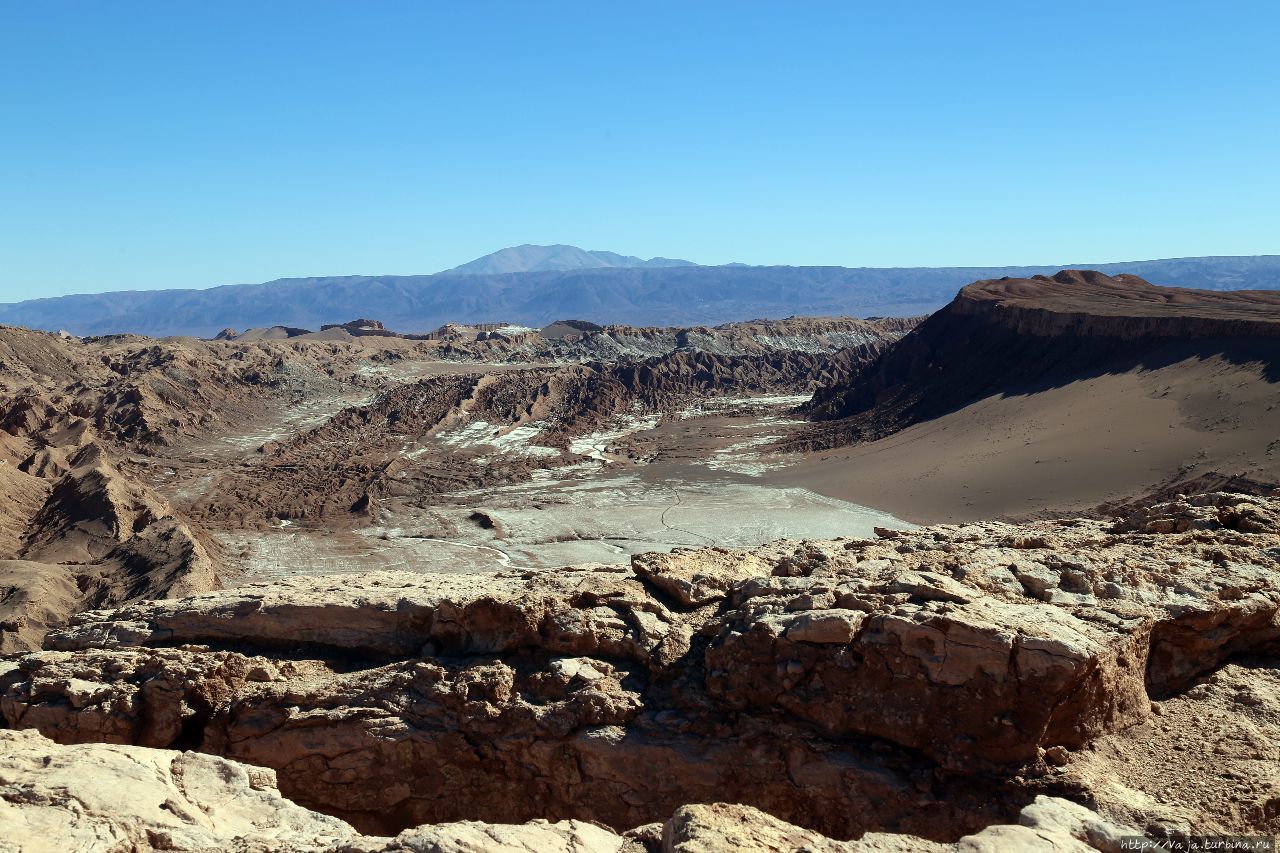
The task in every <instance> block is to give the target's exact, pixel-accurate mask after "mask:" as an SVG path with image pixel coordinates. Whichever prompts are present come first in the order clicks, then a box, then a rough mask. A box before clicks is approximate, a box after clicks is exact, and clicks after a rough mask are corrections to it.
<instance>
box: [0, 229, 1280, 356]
mask: <svg viewBox="0 0 1280 853" xmlns="http://www.w3.org/2000/svg"><path fill="white" fill-rule="evenodd" d="M534 249H538V250H544V251H534ZM587 258H593V259H595V261H598V262H600V263H605V262H606V261H613V262H614V263H613V264H612V265H608V266H599V267H580V266H574V267H572V268H569V269H562V268H555V269H536V270H527V269H520V270H516V271H511V272H486V271H484V268H485V267H486V266H487V265H489V264H492V265H494V267H495V268H497V269H501V268H503V267H504V265H516V266H519V265H542V264H550V265H556V264H568V263H574V264H576V263H579V262H582V261H584V260H585V259H587ZM595 261H593V262H595ZM633 263H638V264H640V266H634V265H632V264H633ZM477 265H478V266H477ZM1062 266H1063V265H1054V266H1035V267H918V268H911V267H898V268H884V269H876V268H870V267H862V268H847V267H786V266H776V267H754V266H742V265H737V264H733V265H726V266H697V265H693V264H689V263H688V262H686V261H666V260H664V259H660V258H654V259H651V260H649V261H642V260H640V259H638V258H628V257H626V256H623V255H615V254H613V253H609V252H586V251H583V250H581V249H574V248H573V247H571V246H544V247H529V246H521V247H517V248H514V249H506V250H503V251H501V252H496V253H494V254H493V255H489V256H487V257H485V258H481V259H479V260H478V261H474V262H472V263H469V264H464V265H463V267H460V268H458V269H455V270H450V271H448V272H443V273H437V274H435V275H383V276H341V277H321V278H291V279H279V280H277V281H271V282H267V283H265V284H241V285H227V286H223V287H214V288H210V289H207V290H153V291H126V292H117V293H104V294H92V295H82V296H61V297H55V298H51V299H35V300H31V301H28V302H19V303H16V304H12V305H0V323H3V324H8V325H14V326H26V327H28V328H34V329H46V330H49V331H58V330H61V329H65V330H67V331H69V332H72V333H74V334H78V335H101V334H111V333H116V332H137V333H140V334H146V335H152V336H157V337H160V336H166V335H194V336H197V337H212V336H213V335H215V334H217V333H218V332H219V331H221V330H222V329H224V328H227V327H231V328H236V329H246V328H252V327H260V326H276V325H280V326H295V327H300V328H306V329H318V328H320V326H322V325H324V324H329V323H344V322H347V321H349V320H351V319H352V318H354V317H370V318H373V319H376V320H381V321H382V322H383V323H385V324H386V326H387V328H389V329H394V330H396V331H399V332H425V331H431V330H433V329H435V328H438V327H439V326H440V325H441V324H442V323H446V322H455V323H481V322H511V323H519V324H522V325H528V326H537V327H540V326H544V325H546V324H547V323H550V322H552V321H554V320H558V319H564V318H581V319H585V320H592V321H594V322H597V323H629V324H632V325H682V326H688V325H698V324H704V325H712V324H718V323H724V322H729V321H732V320H748V319H755V318H765V317H768V318H782V317H788V316H792V315H815V316H821V315H825V316H835V315H851V316H858V317H870V316H889V315H898V316H911V315H919V314H927V313H930V312H932V311H934V310H936V309H938V308H940V307H942V306H943V305H944V304H946V303H947V302H949V301H950V300H951V298H952V297H953V296H955V294H956V291H957V290H959V289H960V288H961V287H962V286H964V285H966V284H969V283H970V282H973V281H976V280H978V279H987V278H1000V277H1002V276H1011V277H1027V276H1031V275H1052V274H1053V273H1055V272H1057V271H1058V270H1059V269H1061V268H1062ZM1065 266H1087V267H1088V268H1090V269H1096V270H1099V271H1101V272H1105V273H1107V274H1109V275H1114V274H1117V273H1122V272H1127V273H1132V274H1134V275H1138V276H1141V277H1142V278H1145V279H1146V280H1148V281H1150V282H1152V283H1153V284H1163V285H1173V286H1180V287H1193V288H1202V289H1208V290H1246V289H1280V255H1260V256H1242V257H1204V258H1177V259H1171V260H1157V261H1131V262H1126V263H1117V264H1087V265H1078V264H1077V265H1065ZM466 268H470V270H467V269H466ZM459 270H462V271H459Z"/></svg>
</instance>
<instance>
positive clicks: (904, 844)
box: [0, 731, 1134, 853]
mask: <svg viewBox="0 0 1280 853" xmlns="http://www.w3.org/2000/svg"><path fill="white" fill-rule="evenodd" d="M0 829H2V830H3V831H4V835H3V840H0V844H3V846H4V848H5V849H6V850H17V851H24V853H43V851H61V850H66V849H83V850H135V851H149V850H176V851H205V850H234V851H244V852H245V853H248V851H267V850H271V851H289V852H291V853H304V851H311V852H313V853H320V851H328V853H428V851H437V852H438V851H457V853H462V851H480V850H483V851H493V853H645V851H649V850H662V851H670V853H719V851H734V850H753V851H776V852H777V853H784V851H791V850H796V849H800V848H801V847H803V848H804V849H806V850H811V851H814V853H820V851H823V852H824V853H825V852H827V851H829V853H860V851H865V853H872V851H885V853H890V851H903V853H905V851H938V853H942V851H947V850H964V851H978V850H997V849H1010V845H1013V844H1016V845H1017V846H1018V849H1023V850H1030V851H1034V850H1041V849H1043V850H1045V851H1062V850H1074V849H1095V847H1096V849H1103V850H1108V849H1114V843H1115V842H1116V841H1117V840H1118V839H1119V838H1121V837H1123V835H1124V834H1130V833H1132V832H1134V830H1132V829H1130V828H1127V827H1123V826H1117V825H1115V824H1112V823H1109V822H1107V821H1105V820H1103V819H1102V818H1100V817H1099V816H1098V815H1097V814H1095V813H1093V812H1090V811H1089V810H1088V809H1085V808H1083V807H1081V806H1078V805H1076V804H1074V803H1071V802H1068V801H1065V800H1061V799H1055V798H1049V797H1039V798H1037V800H1036V801H1035V803H1034V804H1032V805H1030V806H1028V807H1027V808H1026V809H1024V810H1023V811H1022V814H1021V815H1020V817H1019V823H1018V824H1017V825H996V826H991V827H988V828H986V829H984V830H982V831H981V832H979V833H977V834H975V835H973V836H970V837H966V838H963V839H961V840H960V841H959V842H958V843H957V844H955V845H950V844H947V845H944V844H935V843H930V842H928V841H926V840H924V839H922V838H919V837H914V836H904V835H893V834H887V833H868V834H866V835H864V836H863V837H862V838H861V839H859V840H858V841H850V842H841V841H836V840H833V839H830V838H826V837H824V836H822V835H820V834H818V833H815V832H813V831H811V830H806V829H803V828H801V827H798V826H794V825H792V824H788V823H786V822H785V821H781V820H778V819H777V818H774V817H771V816H770V815H768V814H765V813H763V812H760V811H758V810H756V809H753V808H750V807H747V806H741V805H730V804H724V803H711V804H707V805H691V806H683V807H681V808H679V809H677V810H676V811H675V813H674V814H673V815H672V816H671V817H670V818H668V819H667V820H666V821H665V822H664V823H658V824H649V825H646V826H642V827H638V828H636V829H635V830H633V831H631V832H628V833H627V834H626V835H625V836H623V835H619V834H617V833H614V832H610V831H609V830H607V829H603V828H601V827H599V826H595V825H592V824H589V823H584V822H581V821H574V820H568V821H558V822H550V821H546V820H534V821H530V822H528V823H524V824H498V823H483V822H479V821H459V822H453V823H445V824H437V825H425V826H418V827H414V828H412V829H408V830H405V831H404V832H402V833H400V834H399V835H397V836H396V837H394V838H387V837H376V836H372V837H371V836H365V835H360V834H358V833H357V832H356V831H355V830H354V829H353V828H352V827H351V826H350V825H348V824H346V823H344V822H343V821H341V820H338V819H336V818H333V817H330V816H328V815H324V814H319V813H316V812H313V811H308V810H307V809H304V808H301V807H299V806H297V805H295V804H293V803H291V802H289V801H288V800H286V799H284V798H283V797H281V795H280V792H279V791H278V790H277V788H276V782H275V774H274V773H273V772H272V771H271V770H269V769H266V768H263V767H254V766H251V765H245V764H241V763H239V762H235V761H229V760H227V759H224V758H217V757H214V756H209V755H202V754H199V753H192V752H174V751H170V750H158V749H148V748H144V747H132V746H112V745H102V744H85V745H79V746H60V745H58V744H56V743H54V742H52V741H50V740H47V739H46V738H44V737H42V736H41V735H39V734H38V733H36V732H32V731H26V732H6V731H0Z"/></svg>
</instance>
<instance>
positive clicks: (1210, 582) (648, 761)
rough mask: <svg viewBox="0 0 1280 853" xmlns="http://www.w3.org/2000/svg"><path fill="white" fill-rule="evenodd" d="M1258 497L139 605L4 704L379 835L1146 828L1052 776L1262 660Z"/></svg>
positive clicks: (1262, 815) (23, 715)
mask: <svg viewBox="0 0 1280 853" xmlns="http://www.w3.org/2000/svg"><path fill="white" fill-rule="evenodd" d="M1278 508H1280V507H1277V506H1276V504H1275V503H1274V502H1272V501H1270V500H1268V499H1266V498H1255V497H1249V496H1242V495H1214V496H1210V497H1207V498H1204V499H1197V500H1195V501H1191V502H1187V501H1183V502H1173V503H1170V504H1167V505H1162V506H1155V507H1151V508H1149V509H1145V510H1142V511H1140V512H1139V513H1137V514H1135V515H1134V516H1133V517H1130V518H1125V519H1121V520H1119V521H1115V522H1103V521H1096V520H1084V519H1080V520H1072V521H1058V522H1041V523H1037V524H1033V525H1024V526H1019V525H1010V524H1003V523H997V522H986V523H979V524H967V525H959V526H950V527H938V528H926V529H921V530H917V531H911V532H898V531H885V532H884V534H883V536H882V537H881V538H879V539H873V540H843V541H841V540H838V541H833V542H780V543H776V544H774V545H770V546H766V547H764V548H760V549H756V550H754V551H747V552H733V551H725V550H721V549H710V550H704V551H686V552H679V553H675V554H672V555H646V556H643V557H639V558H637V559H636V561H635V565H634V567H633V568H632V569H630V570H626V569H623V568H617V567H599V566H595V567H593V566H585V567H580V568H578V569H574V570H558V571H554V572H505V573H492V574H471V575H412V574H394V573H374V574H353V575H345V576H333V577H327V578H298V579H293V580H289V581H281V582H275V583H271V584H255V585H247V586H243V587H240V588H238V589H235V590H228V591H225V592H213V593H206V594H202V595H196V596H189V597H186V598H181V599H174V600H168V601H149V602H139V603H136V604H132V605H129V606H126V607H124V608H120V609H116V610H104V611H93V612H87V613H83V614H80V615H79V616H76V617H74V618H73V619H72V620H71V621H70V623H69V624H68V625H67V626H66V627H64V628H61V629H57V630H54V631H52V632H50V634H49V637H48V640H47V647H48V649H49V650H48V651H43V652H35V653H31V654H27V655H24V656H17V657H13V658H10V659H9V661H8V662H7V663H3V664H0V714H3V718H4V720H5V721H6V723H7V725H9V726H11V727H14V728H20V729H36V730H38V731H40V732H41V733H42V734H44V735H46V736H48V737H50V738H53V739H54V740H56V741H58V742H59V743H64V744H76V743H100V742H109V743H119V744H138V745H142V746H147V747H152V748H189V749H198V750H200V751H201V752H205V753H210V754H214V755H219V756H223V757H226V758H230V759H233V760H236V761H241V762H245V763H247V764H251V765H256V766H265V767H270V768H272V769H273V770H275V772H276V773H277V775H278V778H279V784H280V788H281V790H282V791H283V792H284V794H285V795H286V796H288V797H290V798H291V799H293V800H295V801H296V802H298V803H300V804H302V805H304V806H306V807H308V808H312V809H316V810H319V811H322V812H324V813H326V814H330V815H334V816H337V817H341V818H342V819H344V820H347V821H349V822H351V823H352V824H353V825H354V826H356V827H357V828H359V829H360V830H361V831H363V832H373V833H376V834H383V835H394V834H395V833H398V832H401V831H404V830H406V829H410V828H412V827H415V826H419V825H422V824H434V823H442V822H451V821H464V820H484V821H486V822H495V823H513V824H514V823H522V822H525V821H529V820H533V819H538V818H541V819H547V820H553V821H564V820H586V821H592V822H595V823H599V824H603V825H606V826H609V827H611V828H612V829H613V830H615V831H618V832H622V831H626V830H629V829H631V828H633V827H640V826H645V825H648V824H653V823H655V822H663V821H668V820H669V819H670V816H671V815H672V813H673V812H676V810H677V809H679V808H680V807H681V806H683V805H686V804H689V803H698V802H708V803H709V802H724V801H727V802H734V803H739V804H741V805H742V806H750V807H753V808H758V809H762V810H763V811H766V812H768V813H769V814H771V815H773V816H774V817H775V818H777V819H780V820H783V821H786V822H788V823H790V824H795V825H796V826H797V827H804V829H805V831H808V832H810V833H818V834H820V835H822V836H827V837H830V838H834V839H849V838H857V837H862V836H863V835H864V833H876V832H886V831H888V832H900V833H907V834H910V835H915V836H920V837H922V838H928V839H931V840H932V841H935V842H938V843H944V842H945V843H952V842H957V840H958V839H960V838H961V837H962V836H965V835H967V834H973V833H982V832H983V831H984V829H985V832H986V833H987V840H986V841H983V842H982V843H983V844H987V847H986V848H983V847H980V846H979V847H974V846H973V845H975V844H978V843H979V842H977V841H974V840H968V841H964V842H957V843H960V844H961V848H960V849H1000V847H999V846H998V845H999V844H1000V843H1004V844H1006V847H1007V846H1008V844H1013V843H1015V842H1014V840H1011V839H1019V838H1022V837H1023V836H1025V837H1026V839H1027V840H1026V843H1027V844H1031V843H1032V842H1031V836H1029V835H1027V831H1030V832H1031V833H1032V834H1033V835H1034V834H1035V833H1037V832H1040V831H1041V830H1039V829H1036V828H1035V826H1039V825H1040V824H1033V826H1031V827H1024V828H1023V829H1021V830H1020V829H1015V828H1012V827H1006V828H1003V829H999V830H998V832H997V833H996V834H997V835H999V834H1001V833H1003V835H1002V836H1001V837H1000V838H996V839H994V840H993V838H992V835H991V833H993V832H996V831H995V830H993V829H991V827H993V826H994V825H998V824H1002V823H1012V822H1015V821H1016V820H1018V812H1019V809H1021V808H1022V807H1023V806H1026V805H1028V804H1030V803H1032V801H1033V800H1035V798H1036V796H1038V795H1041V794H1044V795H1058V796H1061V795H1073V796H1074V797H1080V798H1083V800H1084V801H1085V802H1087V803H1089V804H1090V805H1092V806H1094V807H1095V808H1097V809H1098V810H1099V813H1100V814H1101V815H1102V816H1103V817H1104V818H1107V819H1110V820H1113V821H1116V822H1120V823H1129V824H1135V825H1137V826H1139V827H1140V828H1141V829H1143V830H1144V831H1156V830H1159V831H1162V832H1169V831H1175V830H1176V828H1177V826H1176V822H1175V824H1170V823H1169V819H1170V818H1169V814H1170V812H1169V809H1168V807H1165V806H1161V805H1160V804H1159V803H1156V802H1154V801H1153V802H1151V803H1149V804H1148V805H1147V806H1143V805H1142V800H1141V799H1140V798H1139V797H1138V796H1136V795H1134V796H1129V795H1123V794H1118V793H1117V790H1119V789H1116V788H1114V787H1113V788H1106V787H1100V786H1099V785H1098V782H1097V781H1090V782H1086V781H1085V779H1084V778H1083V777H1081V778H1076V777H1073V776H1072V775H1071V772H1070V770H1071V767H1070V766H1071V765H1072V764H1073V763H1078V762H1073V759H1072V756H1075V755H1077V754H1088V753H1089V751H1090V750H1091V749H1094V748H1095V745H1096V744H1098V743H1106V742H1110V741H1109V739H1119V740H1118V741H1117V742H1123V738H1124V737H1125V732H1127V731H1129V730H1130V729H1132V728H1134V727H1138V728H1141V727H1142V726H1146V725H1148V724H1149V722H1150V720H1151V719H1152V718H1153V714H1156V712H1157V711H1158V710H1159V709H1160V708H1161V704H1160V703H1162V702H1172V703H1176V702H1180V701H1183V700H1182V698H1181V697H1183V696H1185V695H1187V691H1188V690H1189V689H1190V688H1194V687H1196V685H1197V684H1200V683H1201V682H1202V680H1203V679H1205V678H1209V677H1212V676H1213V674H1214V673H1215V672H1216V671H1218V670H1219V668H1220V667H1222V666H1223V665H1224V664H1226V663H1227V662H1228V661H1233V660H1239V659H1241V656H1248V655H1255V656H1256V655H1265V654H1274V653H1275V652H1276V651H1277V648H1278V646H1277V642H1278V641H1280V619H1278V618H1277V612H1278V611H1280V594H1278V593H1277V589H1278V588H1280V585H1278V584H1277V581H1280V532H1277V528H1276V524H1275V518H1276V510H1277V509H1278ZM1132 531H1142V532H1132ZM1197 689H1198V688H1197ZM1278 695H1280V694H1278ZM1260 701H1263V702H1264V703H1265V701H1266V700H1260ZM1064 766H1065V768H1066V769H1064ZM1268 772H1269V773H1270V775H1269V776H1266V777H1265V778H1266V779H1268V780H1269V781H1268V782H1267V784H1264V785H1263V786H1262V787H1261V789H1259V790H1258V791H1257V793H1256V796H1259V797H1262V798H1263V799H1264V800H1266V799H1267V798H1268V797H1272V796H1276V795H1277V794H1280V789H1276V788H1275V787H1274V786H1275V785H1276V784H1277V783H1280V774H1275V773H1274V771H1268ZM1123 782H1124V783H1125V784H1127V785H1132V786H1140V785H1141V784H1142V780H1141V779H1140V778H1139V779H1135V778H1124V779H1123ZM1269 786H1270V787H1269ZM460 790H465V791H466V796H465V797H460V796H458V791H460ZM1268 801H1269V800H1268ZM1201 808H1202V809H1203V811H1201V812H1199V813H1196V814H1195V815H1194V821H1195V822H1196V823H1209V824H1216V825H1221V826H1225V827H1228V828H1234V829H1236V830H1250V831H1271V830H1273V829H1274V828H1275V826H1273V824H1274V823H1275V820H1276V818H1275V817H1274V815H1273V814H1272V813H1271V812H1270V811H1268V809H1267V808H1266V807H1264V806H1263V805H1261V804H1259V805H1258V806H1257V811H1251V810H1250V809H1244V810H1239V809H1234V808H1228V807H1227V806H1226V803H1225V800H1223V802H1222V803H1220V804H1219V805H1216V806H1215V805H1202V806H1201ZM1035 813H1036V812H1034V810H1033V812H1032V814H1035ZM1029 819H1030V818H1027V813H1026V812H1024V813H1023V822H1024V823H1026V821H1027V820H1029ZM1061 820H1066V818H1061ZM1072 820H1074V818H1072ZM1099 820H1102V818H1099ZM1044 821H1045V826H1050V827H1052V826H1054V825H1056V824H1055V823H1054V822H1055V821H1059V818H1051V817H1045V818H1044ZM1059 822H1060V821H1059ZM1084 822H1085V823H1088V820H1085V821H1084ZM1104 822H1105V821H1104ZM1073 825H1076V824H1073ZM1079 825H1084V824H1079ZM1079 825H1077V828H1078V826H1079ZM1171 826H1172V827H1173V829H1172V830H1171V829H1170V827H1171ZM762 831H763V830H762ZM786 831H787V832H791V831H792V830H786ZM794 831H795V832H797V833H801V834H800V835H797V836H795V837H797V838H808V837H809V836H805V835H803V833H802V832H801V830H794ZM1081 831H1083V830H1081ZM663 832H664V833H665V834H664V836H663V839H664V840H663V841H662V842H661V843H664V844H675V843H677V841H678V842H679V843H686V842H687V843H689V844H694V843H695V841H696V839H697V838H698V837H700V836H699V835H698V834H697V833H695V832H692V830H690V831H689V832H685V830H677V829H673V828H672V824H670V823H668V824H667V827H666V829H664V830H663ZM690 833H692V834H690ZM1087 835H1088V833H1087V832H1085V835H1083V836H1081V835H1079V833H1077V836H1078V837H1080V838H1085V837H1087ZM1006 836H1007V837H1006ZM784 837H785V836H784ZM978 838H982V835H981V834H979V836H978ZM673 839H675V840H673ZM681 839H683V840H681ZM1001 839H1004V840H1001ZM655 843H657V842H655ZM862 843H865V838H864V842H862ZM1019 843H1021V842H1019ZM1080 843H1084V842H1083V841H1082V842H1080ZM1090 843H1093V842H1092V841H1090ZM964 845H969V846H968V847H965V846H964ZM673 849H676V848H673ZM678 849H716V848H714V847H708V848H700V847H697V846H693V847H688V848H678ZM832 849H840V848H838V847H833V848H832ZM850 849H863V848H858V847H854V848H850ZM869 849H876V848H869ZM889 849H892V848H889ZM1027 849H1032V848H1030V847H1028V848H1027Z"/></svg>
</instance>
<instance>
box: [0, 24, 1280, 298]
mask: <svg viewBox="0 0 1280 853" xmlns="http://www.w3.org/2000/svg"><path fill="white" fill-rule="evenodd" d="M1277 33H1280V3H1276V2H1274V0H1267V1H1266V2H1251V3H1237V2H1223V0H1219V2H1196V3H1180V2H1167V0H1166V1H1163V2H1125V3H1116V2H1106V3H1096V4H1095V3H1081V2H1027V0H1020V2H1009V3H982V2H963V3H962V2H954V0H949V2H937V3H923V2H917V3H909V2H902V3H866V4H860V3H854V2H849V0H845V2H834V3H826V2H799V3H798V2H776V3H759V2H749V0H737V2H724V3H713V2H701V3H699V2H672V3H664V2H630V3H614V2H599V0H596V1H595V2H587V3H567V2H553V0H545V2H528V0H526V1H525V2H508V3H486V2H474V0H468V1H467V2H462V0H459V2H455V3H449V4H443V3H430V2H425V0H423V2H354V0H352V2H344V3H336V2H323V0H307V2H286V1H285V0H271V2H252V3H239V2H212V0H209V2H172V0H165V2H133V0H130V2H121V3H104V2H88V0H83V2H74V3H72V2H58V0H39V2H37V0H31V2H16V1H15V0H0V301H12V300H17V299H24V298H30V297H35V296H46V295H56V294H62V293H71V292H89V291H102V290H116V289H124V288H156V287H204V286H210V285H215V284H225V283H234V282H252V281H262V280H267V279H271V278H276V277H283V276H295V275H316V274H335V275H336V274H347V273H424V272H435V271H437V270H440V269H443V268H446V267H450V266H453V265H455V264H458V263H461V262H463V261H466V260H469V259H471V258H473V257H476V256H478V255H481V254H484V253H486V252H489V251H492V250H494V249H497V248H500V247H502V246H507V245H512V244H518V243H572V244H575V245H579V246H582V247H584V248H589V249H609V250H613V251H619V252H624V253H628V254H638V255H644V256H646V257H647V256H650V255H666V256H670V257H684V258H688V259H690V260H694V261H698V262H702V263H722V262H727V261H742V262H746V263H759V264H769V263H789V264H841V265H849V266H863V265H867V266H887V265H898V266H914V265H960V264H964V265H972V264H1006V263H1010V264H1012V263H1033V262H1034V263H1060V262H1084V261H1093V262H1102V261H1111V260H1129V259H1142V258H1153V257H1170V256H1186V255H1202V254H1269V253H1277V252H1280V215H1278V214H1280V51H1278V50H1277V49H1276V38H1277Z"/></svg>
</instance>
